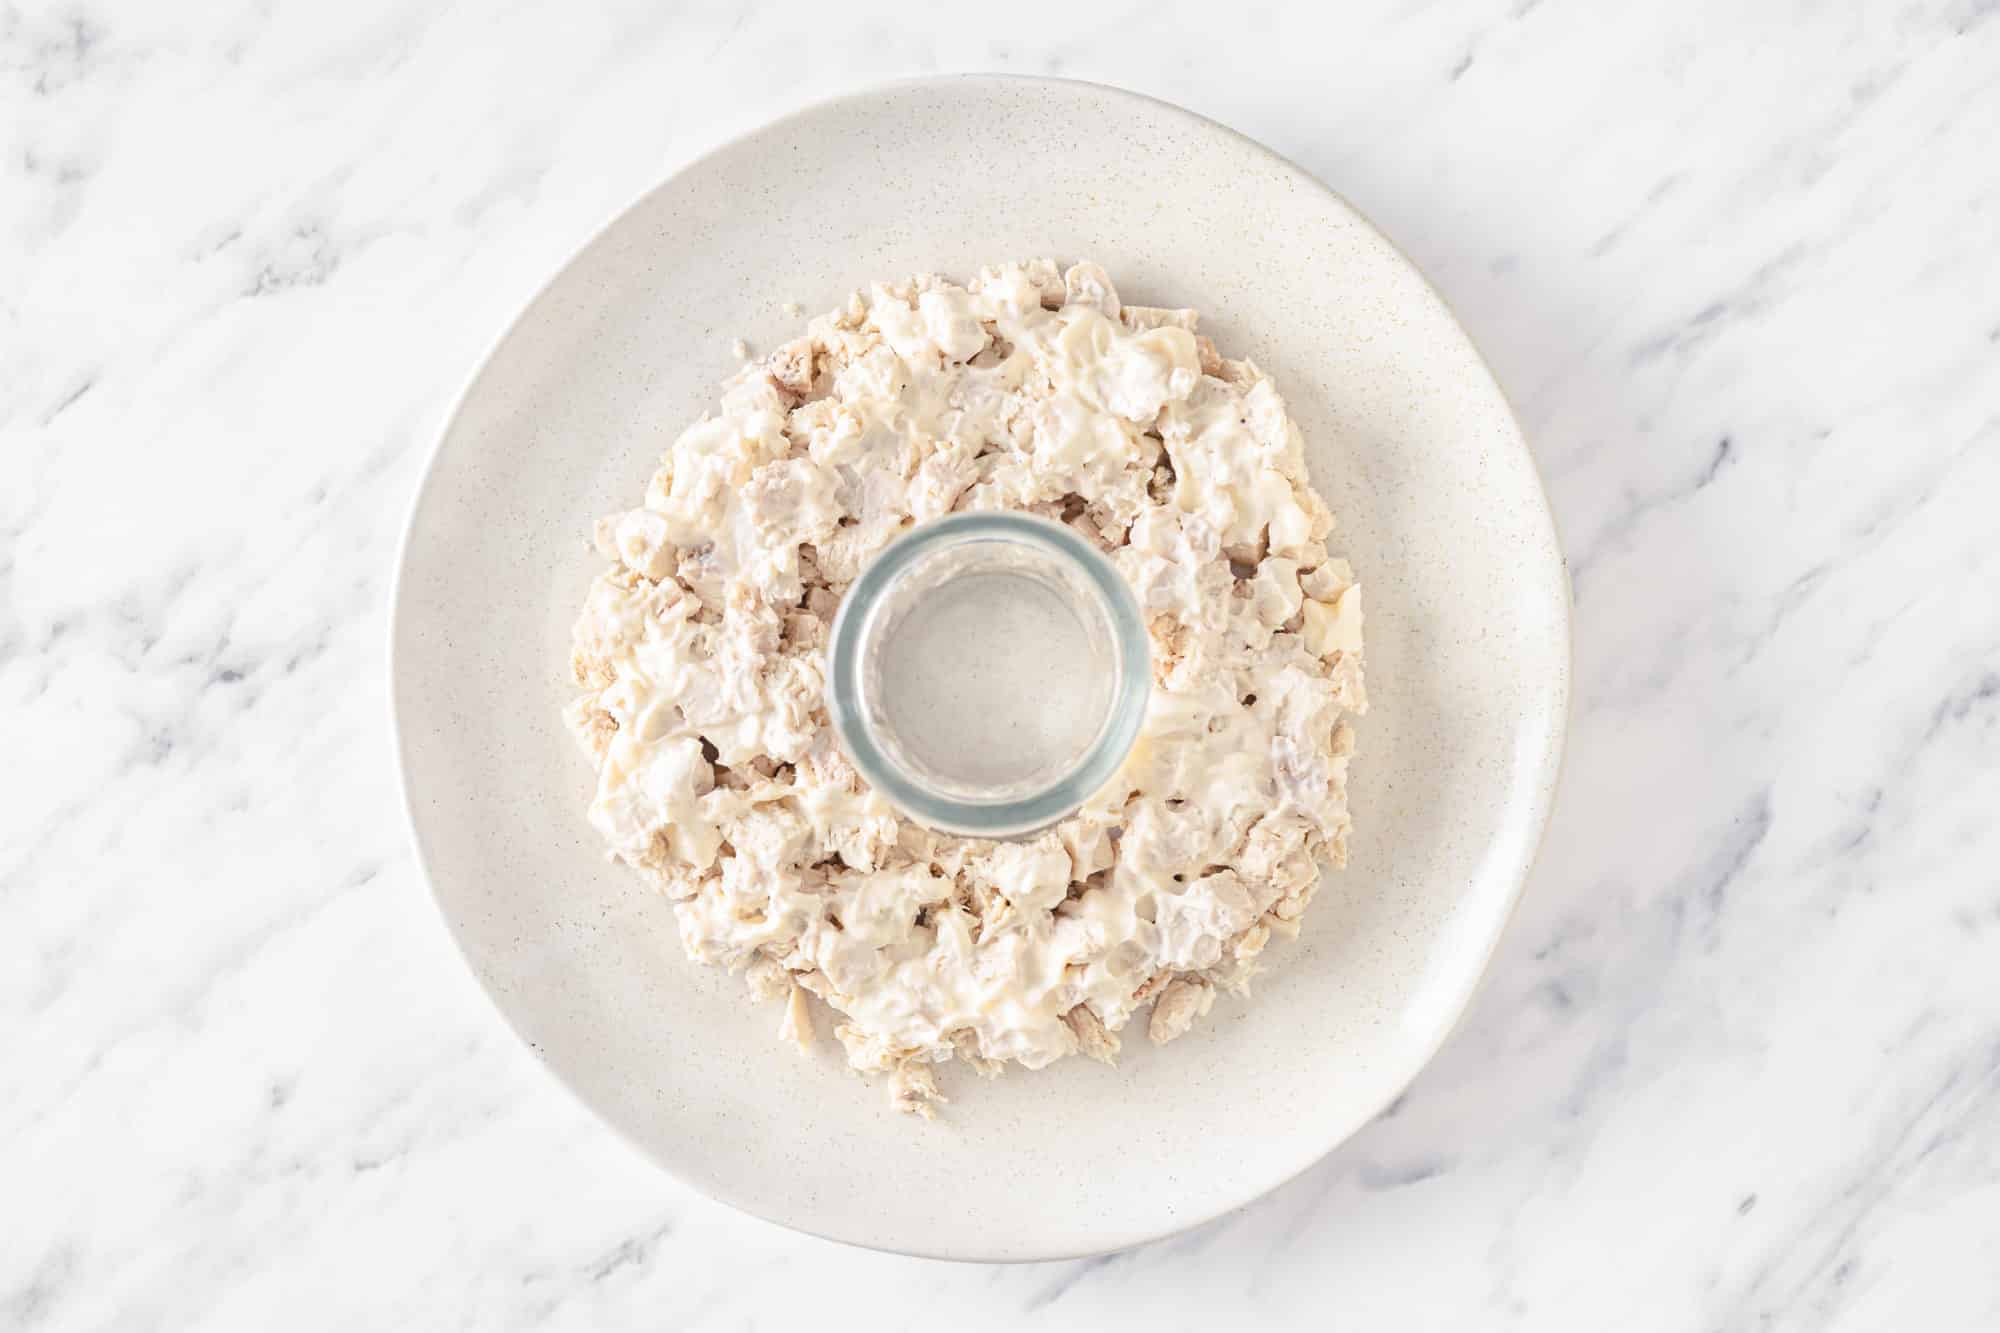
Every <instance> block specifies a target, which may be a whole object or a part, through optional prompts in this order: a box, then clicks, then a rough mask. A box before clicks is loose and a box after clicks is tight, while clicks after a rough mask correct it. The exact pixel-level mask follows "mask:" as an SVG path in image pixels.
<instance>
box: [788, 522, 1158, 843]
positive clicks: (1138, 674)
mask: <svg viewBox="0 0 2000 1333" xmlns="http://www.w3.org/2000/svg"><path fill="white" fill-rule="evenodd" d="M1151 684H1152V675H1151V665H1150V662H1149V660H1148V653H1147V644H1146V634H1145V628H1144V626H1143V624H1142V623H1141V622H1140V619H1139V609H1138V606H1137V605H1136V604H1135V602H1134V601H1133V598H1132V593H1131V590H1130V589H1129V588H1128V587H1127V586H1126V584H1125V581H1124V579H1123V578H1122V577H1121V576H1120V575H1119V573H1118V571H1117V570H1116V569H1114V568H1113V567H1112V565H1111V563H1110V562H1109V561H1108V560H1106V559H1105V558H1104V557H1103V555H1101V554H1100V553H1099V552H1098V551H1097V550H1095V549H1094V548H1093V547H1091V546H1090V544H1089V543H1087V542H1085V541H1084V540H1083V539H1082V538H1081V537H1079V536H1078V535H1077V534H1076V533H1074V532H1071V531H1070V530H1069V529H1068V528H1065V527H1062V526H1061V525H1059V524H1055V523H1050V522H1047V521H1045V520H1043V519H1039V518H1034V517H1031V516H1028V515H1025V514H1013V513H977V514H955V515H952V516H951V517H949V518H945V519H940V520H939V521H937V522H935V523H931V524H927V525H925V526H924V527H921V528H918V529H917V530H916V531H914V532H912V533H910V534H909V535H908V536H906V537H903V538H902V539H900V540H899V541H897V542H896V543H895V544H894V545H892V546H891V547H889V548H888V549H887V550H886V551H884V552H883V553H882V554H881V555H880V556H878V557H876V559H875V561H874V562H873V563H872V564H870V565H869V566H868V568H867V569H865V570H863V571H862V574H861V577H860V578H858V579H856V580H855V582H854V585H853V586H852V587H851V588H849V589H848V591H847V596H846V598H845V599H844V600H843V601H842V603H841V607H840V611H839V614H838V615H837V616H836V617H835V619H834V624H833V633H832V639H831V642H830V645H829V648H828V653H827V698H828V702H829V706H830V710H831V712H832V714H833V721H834V727H835V730H836V732H837V733H838V734H839V737H840V741H841V744H842V747H843V748H844V749H845V750H846V752H847V754H848V757H849V758H850V759H851V760H852V761H853V762H854V766H855V768H856V770H857V771H859V772H860V774H861V776H862V777H863V778H865V779H866V780H867V781H868V782H869V783H870V784H871V785H873V786H874V787H875V788H876V789H877V790H879V791H880V792H881V793H882V794H883V795H884V796H885V797H886V798H888V800H889V801H890V802H891V803H892V804H893V805H895V806H896V807H897V808H898V809H900V810H902V811H903V812H904V813H906V814H908V815H910V816H911V817H912V818H914V819H917V820H919V821H920V822H922V823H925V824H928V825H930V826H931V827H933V828H936V829H940V830H943V831H945V832H949V833H961V834H967V835H970V836H974V837H988V838H1006V837H1018V836H1022V835H1024V834H1027V833H1031V832H1034V831H1035V830H1037V829H1041V828H1044V827H1046V826H1048V825H1049V824H1052V823H1054V822H1055V821H1056V820H1058V819H1061V818H1062V817H1063V816H1064V815H1066V814H1068V813H1070V812H1071V811H1072V810H1074V809H1076V807H1077V806H1079V805H1081V804H1082V803H1083V802H1084V801H1085V800H1086V799H1088V798H1089V797H1090V796H1091V795H1092V794H1094V793H1095V792H1096V791H1097V789H1098V788H1099V787H1101V786H1102V785H1103V784H1104V783H1105V782H1106V781H1107V780H1108V779H1109V778H1110V777H1111V776H1112V774H1114V773H1115V772H1116V771H1117V770H1118V766H1119V765H1120V764H1121V763H1123V762H1124V759H1125V756H1126V754H1127V753H1128V752H1129V751H1130V750H1131V748H1132V742H1133V740H1134V739H1135V738H1136V737H1137V735H1138V733H1139V725H1140V723H1141V722H1142V721H1143V720H1144V716H1145V709H1146V696H1147V693H1148V691H1149V690H1150V688H1151Z"/></svg>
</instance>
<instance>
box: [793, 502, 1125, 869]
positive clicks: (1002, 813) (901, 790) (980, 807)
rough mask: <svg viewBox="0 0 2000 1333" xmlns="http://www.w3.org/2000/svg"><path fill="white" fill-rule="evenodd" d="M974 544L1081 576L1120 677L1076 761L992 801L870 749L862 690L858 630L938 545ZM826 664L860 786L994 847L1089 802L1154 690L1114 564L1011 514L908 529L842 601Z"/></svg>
mask: <svg viewBox="0 0 2000 1333" xmlns="http://www.w3.org/2000/svg"><path fill="white" fill-rule="evenodd" d="M981 540H987V541H1007V542H1016V543H1025V544H1028V545H1032V546H1036V547H1039V548H1040V549H1041V550H1043V551H1044V552H1047V553H1049V554H1052V555H1054V556H1056V557H1057V558H1059V559H1061V560H1063V561H1065V562H1067V563H1068V564H1070V565H1071V566H1073V567H1074V568H1075V569H1076V570H1077V571H1078V572H1079V573H1080V574H1082V575H1083V578H1084V583H1085V585H1086V586H1087V587H1088V588H1089V589H1090V590H1091V591H1092V592H1094V593H1095V594H1096V595H1097V597H1098V599H1099V600H1100V601H1101V603H1102V604H1103V607H1104V610H1105V613H1106V619H1107V620H1108V621H1109V623H1110V628H1111V640H1112V648H1113V652H1114V655H1115V657H1116V665H1115V668H1114V669H1115V670H1116V672H1117V679H1116V680H1115V681H1114V683H1113V689H1112V696H1111V703H1110V706H1109V707H1108V708H1107V709H1106V712H1105V719H1104V723H1103V725H1102V726H1100V727H1099V729H1098V733H1097V736H1096V738H1095V739H1094V740H1093V741H1092V742H1091V744H1090V746H1089V748H1088V749H1086V750H1085V751H1084V752H1083V754H1082V755H1081V756H1080V757H1079V758H1078V759H1077V761H1076V762H1075V763H1074V764H1072V765H1070V766H1069V767H1068V768H1067V769H1065V770H1064V771H1063V772H1062V773H1061V774H1060V775H1059V776H1057V777H1056V778H1054V779H1053V780H1051V781H1050V782H1049V783H1048V784H1047V785H1045V786H1043V787H1041V788H1039V789H1037V790H1035V791H1032V792H1030V793H1028V794H1027V795H1025V796H1018V797H1012V798H1006V799H998V800H990V801H982V800H975V799H965V798H960V797H954V796H948V795H945V794H943V793H940V792H937V791H933V790H931V789H929V788H928V787H926V786H925V785H923V784H922V783H920V782H917V781H916V780H914V779H913V778H911V776H910V775H909V774H908V773H907V772H906V771H905V770H904V769H903V768H902V767H901V766H900V765H898V764H897V763H895V762H894V761H893V760H891V759H890V758H889V757H888V755H886V754H885V753H884V752H883V749H882V747H881V746H880V745H878V744H877V743H876V741H875V738H874V736H873V735H872V734H871V732H872V728H871V726H870V723H869V721H868V717H867V710H866V708H865V707H864V706H863V699H862V693H861V688H860V676H861V661H860V657H861V643H862V638H863V633H862V631H863V629H864V628H865V626H866V623H867V619H868V615H869V614H870V613H871V612H872V611H873V610H874V609H875V607H876V605H877V604H878V603H879V602H880V600H881V598H882V595H883V594H884V593H885V592H887V591H888V590H889V589H890V588H892V587H893V586H895V584H896V582H897V580H898V579H900V578H901V577H903V575H905V574H907V573H908V572H909V571H910V570H911V569H912V567H913V566H915V565H916V563H917V562H918V561H919V560H921V559H922V558H923V557H924V556H926V555H928V554H930V553H931V552H932V551H934V550H935V549H937V548H938V547H939V546H941V545H944V544H946V543H952V544H957V543H960V542H968V541H981ZM826 660H827V672H826V700H827V711H828V713H829V714H830V715H831V717H832V719H833V730H834V735H835V737H836V739H837V740H838V741H839V743H840V747H841V749H842V750H843V751H845V752H846V754H847V758H848V761H849V762H850V763H852V764H853V765H854V768H855V771H856V772H858V773H859V774H860V775H861V777H862V778H863V780H865V781H866V782H867V783H868V784H869V785H870V786H872V787H874V788H875V789H876V790H877V791H879V792H881V793H882V795H883V797H884V798H885V799H886V800H887V801H888V802H889V803H890V804H891V805H893V806H895V807H896V808H897V809H898V810H900V811H902V812H903V813H904V814H906V815H908V816H910V817H911V818H912V819H915V820H916V821H918V822H919V823H921V824H924V825H926V826H928V827H930V828H932V829H935V830H937V831H939V832H942V833H951V834H958V835H961V836H967V837H984V838H994V839H1001V838H1011V837H1021V836H1025V835H1027V834H1031V833H1036V832H1039V831H1041V830H1042V829H1045V828H1047V827H1049V826H1050V825H1052V824H1055V823H1057V822H1058V821H1060V820H1061V819H1063V818H1064V817H1065V816H1067V815H1069V814H1071V813H1072V812H1074V811H1075V810H1076V809H1077V808H1078V807H1079V806H1081V805H1082V804H1083V803H1084V802H1085V801H1087V800H1089V799H1090V798H1091V797H1092V796H1094V795H1096V794H1097V792H1098V790H1099V789H1100V788H1102V787H1103V786H1104V784H1105V783H1107V782H1109V781H1110V780H1111V779H1112V777H1113V776H1115V775H1116V774H1117V772H1118V769H1119V768H1120V767H1121V766H1122V765H1123V764H1124V762H1125V759H1126V756H1127V755H1129V754H1130V753H1131V751H1132V746H1133V743H1134V742H1135V741H1137V740H1138V738H1139V730H1140V728H1141V726H1142V725H1143V724H1144V722H1145V715H1146V701H1147V698H1148V696H1149V695H1150V694H1151V691H1152V683H1153V678H1152V649H1151V645H1150V643H1149V642H1148V640H1147V637H1146V627H1145V623H1144V622H1143V621H1142V620H1141V619H1140V614H1139V604H1138V601H1137V599H1136V598H1135V597H1134V596H1133V594H1132V589H1131V587H1130V586H1129V585H1128V584H1127V583H1126V582H1125V577H1124V575H1122V574H1120V573H1119V572H1118V569H1117V566H1115V565H1113V564H1112V563H1111V561H1110V560H1109V559H1107V558H1106V557H1105V555H1104V553H1103V552H1101V551H1099V550H1098V549H1097V548H1096V547H1094V546H1092V545H1091V544H1090V543H1089V542H1087V541H1085V540H1084V539H1083V538H1082V537H1081V536H1079V535H1078V534H1077V533H1076V532H1074V531H1072V530H1071V529H1070V528H1068V527H1065V526H1064V525H1063V524H1060V523H1056V522H1053V521H1051V520H1049V519H1045V518H1042V517H1039V516H1037V515H1034V514H1023V513H1019V512H1015V511H1011V510H980V511H977V512H974V513H964V514H948V515H946V516H945V517H943V518H940V519H935V520H933V521H931V522H929V523H923V524H920V525H918V526H917V527H915V528H912V529H911V530H909V531H908V532H906V533H904V534H903V535H902V536H900V537H898V538H896V540H895V541H893V542H891V543H890V544H889V545H888V546H887V547H886V548H884V549H883V550H882V551H880V552H878V553H877V554H876V556H875V557H874V559H872V560H870V561H869V562H868V565H867V567H866V568H864V569H863V570H862V571H861V574H860V576H859V577H858V578H856V579H855V580H854V582H853V583H851V584H849V585H848V588H847V592H846V595H845V596H843V597H842V598H841V600H840V607H839V609H838V610H837V611H835V613H834V618H833V628H832V631H831V633H830V635H829V637H828V641H827V653H826Z"/></svg>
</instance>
